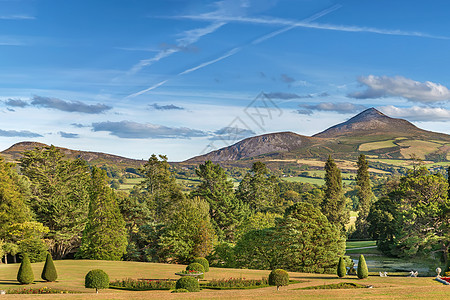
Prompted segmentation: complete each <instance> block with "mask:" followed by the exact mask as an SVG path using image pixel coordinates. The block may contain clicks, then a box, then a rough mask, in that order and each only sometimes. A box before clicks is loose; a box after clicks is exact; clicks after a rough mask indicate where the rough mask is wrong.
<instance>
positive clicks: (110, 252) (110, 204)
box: [78, 167, 127, 260]
mask: <svg viewBox="0 0 450 300" xmlns="http://www.w3.org/2000/svg"><path fill="white" fill-rule="evenodd" d="M91 178H92V182H91V187H90V204H89V214H88V222H87V224H86V228H85V230H84V232H83V238H82V243H81V247H80V250H79V253H78V256H79V257H81V258H87V259H103V260H120V259H121V258H122V256H123V254H124V253H125V251H126V247H127V237H126V229H125V221H124V220H123V217H122V215H121V213H120V210H119V205H118V204H117V200H116V197H115V194H114V191H113V190H112V189H111V188H110V187H109V186H108V180H107V177H106V172H105V171H103V170H100V169H99V168H96V167H94V168H93V169H92V174H91Z"/></svg>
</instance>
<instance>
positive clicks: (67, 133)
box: [58, 131, 80, 139]
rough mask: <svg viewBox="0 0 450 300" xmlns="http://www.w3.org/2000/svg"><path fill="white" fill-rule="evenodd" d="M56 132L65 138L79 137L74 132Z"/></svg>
mask: <svg viewBox="0 0 450 300" xmlns="http://www.w3.org/2000/svg"><path fill="white" fill-rule="evenodd" d="M58 134H59V135H60V136H61V137H63V138H66V139H77V138H79V137H80V136H79V135H78V134H76V133H69V132H64V131H60V132H58Z"/></svg>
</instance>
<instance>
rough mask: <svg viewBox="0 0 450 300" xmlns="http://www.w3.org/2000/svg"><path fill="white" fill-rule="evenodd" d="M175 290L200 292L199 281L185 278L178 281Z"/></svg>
mask: <svg viewBox="0 0 450 300" xmlns="http://www.w3.org/2000/svg"><path fill="white" fill-rule="evenodd" d="M175 288H176V289H177V290H178V289H186V290H188V291H189V292H199V291H200V286H199V284H198V280H197V279H196V278H194V277H189V276H184V277H181V278H180V279H178V280H177V283H176V284H175Z"/></svg>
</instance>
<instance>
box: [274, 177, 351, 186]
mask: <svg viewBox="0 0 450 300" xmlns="http://www.w3.org/2000/svg"><path fill="white" fill-rule="evenodd" d="M281 179H283V180H285V181H288V182H302V183H309V184H317V185H319V186H320V185H324V184H325V180H323V179H322V178H311V177H302V176H296V177H283V178H281ZM352 182H354V180H350V179H343V180H342V183H345V184H350V183H352Z"/></svg>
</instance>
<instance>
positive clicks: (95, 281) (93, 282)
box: [84, 269, 109, 293]
mask: <svg viewBox="0 0 450 300" xmlns="http://www.w3.org/2000/svg"><path fill="white" fill-rule="evenodd" d="M84 286H85V287H86V288H90V289H95V292H96V293H98V290H99V289H107V288H108V287H109V276H108V274H106V273H105V271H103V270H100V269H95V270H91V271H89V273H87V274H86V277H85V278H84Z"/></svg>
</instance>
